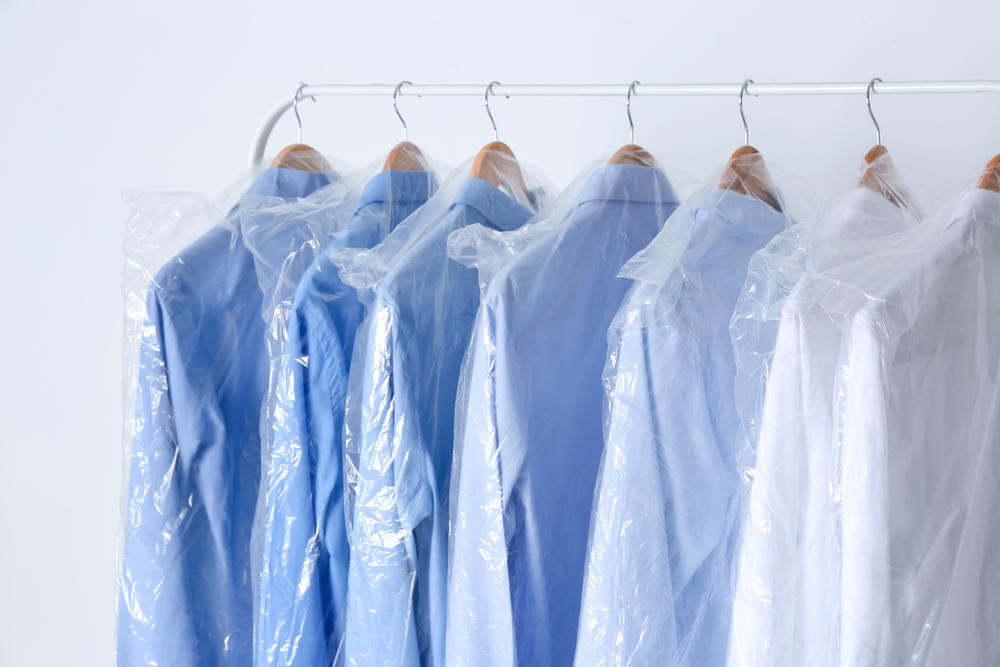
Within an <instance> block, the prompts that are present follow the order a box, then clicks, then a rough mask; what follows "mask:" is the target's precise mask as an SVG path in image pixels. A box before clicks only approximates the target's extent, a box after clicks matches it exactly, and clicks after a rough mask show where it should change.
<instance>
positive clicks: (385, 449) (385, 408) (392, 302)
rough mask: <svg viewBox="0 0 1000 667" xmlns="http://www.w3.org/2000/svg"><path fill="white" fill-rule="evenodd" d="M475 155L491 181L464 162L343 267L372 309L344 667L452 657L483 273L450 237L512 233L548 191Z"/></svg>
mask: <svg viewBox="0 0 1000 667" xmlns="http://www.w3.org/2000/svg"><path fill="white" fill-rule="evenodd" d="M479 161H480V162H486V163H487V164H488V165H489V168H488V169H486V170H484V171H483V172H482V175H483V177H482V178H476V177H470V176H469V173H470V170H471V168H472V167H473V161H470V162H469V163H466V164H464V165H462V166H461V167H459V168H458V169H456V171H455V172H454V173H453V174H452V175H451V176H450V177H449V178H448V179H447V180H446V181H445V183H444V184H443V185H442V187H441V189H440V190H439V192H438V193H437V194H436V195H435V196H434V197H433V198H432V199H431V200H430V201H429V202H428V203H427V204H426V205H425V206H424V207H422V208H421V209H420V210H419V211H417V212H416V213H415V214H414V215H412V216H410V217H409V218H408V219H407V220H405V221H404V222H403V223H402V224H400V225H399V227H397V228H396V230H395V231H394V232H393V233H391V234H390V235H389V236H388V237H387V238H386V240H385V241H384V242H383V243H381V244H379V245H378V246H376V247H375V248H373V249H371V250H351V249H344V250H343V251H342V252H340V255H339V259H337V261H338V262H339V263H340V265H341V267H342V270H341V275H342V276H343V278H344V280H345V282H347V283H348V284H350V285H352V286H353V287H355V288H356V289H358V290H359V291H361V292H362V293H363V294H364V295H365V298H366V300H367V301H366V302H367V303H368V304H369V307H368V314H367V316H366V320H365V324H364V325H362V328H361V330H360V331H359V334H358V338H357V341H356V343H355V347H354V360H353V362H352V365H351V373H350V378H349V391H348V402H347V408H346V410H347V412H346V415H345V438H346V441H345V445H346V448H347V460H348V463H349V469H348V486H349V490H350V495H349V498H348V510H349V512H351V515H352V519H353V522H352V526H351V554H350V569H349V579H348V611H347V630H346V638H345V647H344V650H345V658H346V664H348V665H373V664H376V665H413V666H416V665H442V664H443V661H444V637H445V583H446V576H447V567H448V564H447V537H448V493H449V482H450V479H451V460H452V442H453V439H454V405H455V396H456V392H457V386H458V380H459V369H460V367H461V363H462V358H463V355H464V353H465V351H466V348H467V346H468V341H469V338H470V336H471V334H472V329H473V325H474V321H475V316H476V312H477V310H478V307H479V286H478V278H477V272H476V271H475V270H474V269H471V268H469V267H466V266H463V265H462V264H460V263H458V262H456V261H453V260H451V259H449V258H448V256H447V251H448V237H449V234H450V233H451V232H453V231H456V230H459V229H462V228H465V227H468V226H470V225H476V224H478V225H482V226H484V227H487V228H490V229H493V230H496V231H510V230H514V229H517V228H519V227H521V226H523V225H524V224H525V223H527V222H528V221H529V219H530V218H531V217H532V216H533V215H534V214H535V213H536V212H538V211H539V210H541V209H543V208H544V206H545V204H546V202H547V201H548V200H549V198H550V197H551V193H552V192H553V188H552V187H551V186H550V185H549V184H548V182H547V181H546V180H545V179H544V177H542V176H541V175H540V174H538V173H537V172H535V171H534V170H532V169H530V168H527V167H525V166H524V165H522V164H519V163H517V162H516V161H515V160H513V159H512V158H510V157H509V156H507V155H504V154H502V153H491V154H490V155H489V156H486V160H483V159H482V157H480V158H479Z"/></svg>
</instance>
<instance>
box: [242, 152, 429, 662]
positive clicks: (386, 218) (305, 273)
mask: <svg viewBox="0 0 1000 667" xmlns="http://www.w3.org/2000/svg"><path fill="white" fill-rule="evenodd" d="M416 154H417V155H418V156H419V160H418V161H417V162H415V163H413V164H408V165H407V166H408V167H410V169H408V170H406V171H397V170H391V169H388V168H386V169H383V165H387V166H391V162H390V161H389V160H388V159H380V160H378V161H376V162H375V163H373V164H371V165H370V166H369V167H367V168H365V169H361V170H358V171H356V172H353V173H351V174H350V175H348V176H345V177H344V178H343V179H341V181H340V182H339V183H337V184H336V185H334V186H331V187H328V188H324V189H323V190H320V191H317V192H316V193H314V194H313V195H312V196H310V197H307V198H305V199H301V200H296V201H294V202H284V201H282V200H274V199H272V198H265V197H260V196H256V195H244V197H243V198H242V199H241V219H242V222H243V226H244V228H245V229H246V230H247V238H248V245H249V246H250V247H251V249H252V250H253V251H254V254H255V259H256V260H257V272H258V277H259V279H260V282H261V288H262V290H263V291H264V293H265V295H268V296H269V297H270V298H269V300H268V303H267V304H266V305H265V313H264V315H265V319H266V320H267V322H268V325H269V326H268V332H267V333H268V346H269V351H270V359H271V380H270V384H269V390H268V396H267V400H266V403H265V406H266V407H265V413H264V415H263V419H262V423H261V429H262V439H263V441H264V447H263V462H262V465H263V469H264V475H262V480H261V486H260V494H259V503H258V508H257V520H256V522H255V526H254V531H255V533H254V552H253V556H254V571H255V573H256V572H260V582H259V590H258V591H257V592H259V596H258V607H257V608H258V613H257V617H256V620H257V623H258V625H257V655H256V659H257V664H258V665H299V664H342V662H343V638H344V628H345V623H346V606H347V572H348V560H349V547H348V538H349V535H348V531H347V517H346V511H345V502H344V501H345V488H344V477H345V475H344V468H343V459H344V450H343V443H342V432H343V412H344V395H345V392H346V387H347V374H348V372H349V369H350V360H351V355H352V350H353V344H354V340H355V334H356V330H357V327H358V325H359V324H360V321H361V319H362V317H363V315H364V308H363V305H362V304H361V302H360V300H359V298H358V294H357V292H356V290H354V289H353V288H352V287H350V286H348V285H347V284H345V283H344V282H343V280H342V279H341V277H340V274H339V271H338V268H339V267H337V266H336V265H335V264H334V263H333V261H332V259H331V256H330V255H331V252H333V251H334V249H343V248H370V247H373V246H375V245H377V244H378V243H379V242H380V241H381V240H382V239H384V238H385V237H386V236H387V235H388V234H389V233H390V232H391V231H392V230H393V229H395V228H396V226H397V225H398V224H399V223H400V222H401V221H402V220H404V219H405V218H406V217H408V216H409V215H410V214H411V213H413V212H414V211H415V210H417V209H418V208H420V206H422V205H423V204H424V203H426V202H427V200H428V199H429V198H430V196H431V195H433V193H434V192H435V191H436V189H437V185H438V181H439V178H438V174H440V173H441V172H442V171H443V167H442V166H441V165H437V164H436V163H433V162H432V161H430V160H428V159H426V158H425V157H424V156H423V154H422V153H420V152H419V151H418V152H417V153H416ZM277 243H282V244H284V246H285V247H286V248H287V250H288V256H287V257H286V258H285V260H284V261H283V262H281V263H280V264H272V263H269V262H267V261H266V256H267V255H266V253H265V252H261V250H262V249H266V248H268V247H273V246H274V245H276V244H277Z"/></svg>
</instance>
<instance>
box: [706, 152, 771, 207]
mask: <svg viewBox="0 0 1000 667" xmlns="http://www.w3.org/2000/svg"><path fill="white" fill-rule="evenodd" d="M719 189H721V190H732V191H733V192H738V193H740V194H741V195H747V196H752V197H755V198H757V199H759V200H761V201H762V202H764V203H765V204H767V205H768V206H770V207H771V208H773V209H774V210H776V211H780V210H781V203H780V200H779V199H778V195H777V193H776V192H775V188H774V183H773V182H772V180H771V173H770V172H769V171H768V169H767V165H766V164H765V163H764V157H763V156H762V155H761V154H760V151H758V150H757V149H756V148H754V147H753V146H740V147H739V148H737V149H736V150H735V151H733V155H732V157H730V158H729V164H728V165H726V169H725V171H723V172H722V180H721V181H720V182H719Z"/></svg>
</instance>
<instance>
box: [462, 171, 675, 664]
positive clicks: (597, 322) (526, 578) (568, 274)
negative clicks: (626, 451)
mask: <svg viewBox="0 0 1000 667" xmlns="http://www.w3.org/2000/svg"><path fill="white" fill-rule="evenodd" d="M676 207H677V198H676V196H675V194H674V191H673V189H672V187H671V186H670V183H669V182H668V180H667V178H666V175H665V174H664V173H663V171H661V170H659V169H654V168H649V167H637V166H627V165H608V166H604V167H601V168H600V169H598V170H597V171H596V172H594V174H593V175H592V176H591V178H590V180H589V181H588V183H587V185H586V186H585V187H584V189H583V190H582V192H581V194H580V195H579V200H578V204H577V205H576V206H575V207H574V208H573V209H572V211H571V212H570V213H569V215H568V218H567V219H566V220H565V221H564V222H563V223H562V224H561V226H559V227H558V228H557V229H556V230H554V231H553V232H551V233H550V234H549V235H547V236H545V237H543V238H542V239H540V240H539V241H538V242H537V243H535V244H534V245H532V246H531V247H529V248H528V249H527V250H525V251H524V252H523V253H522V254H520V255H518V256H517V257H515V258H514V259H513V261H511V263H510V264H509V265H507V267H505V268H504V269H503V270H502V271H501V272H500V273H499V274H498V275H497V277H496V278H494V279H493V281H492V282H491V284H490V287H489V290H488V292H487V296H486V298H485V301H484V303H483V308H484V309H485V310H484V313H483V315H482V321H483V337H482V339H477V340H476V341H475V344H474V346H473V349H472V350H471V351H470V354H472V355H473V356H472V358H471V361H470V362H469V363H472V364H473V367H472V370H471V373H472V375H471V377H472V383H471V389H470V391H471V395H470V399H469V404H468V407H467V414H466V420H467V421H466V424H465V426H464V441H463V442H462V443H460V445H461V447H462V451H461V455H460V456H456V460H461V468H460V469H459V470H457V471H456V475H455V479H456V480H457V484H458V486H457V487H453V489H452V492H453V493H457V494H458V495H459V497H458V498H457V499H456V501H455V503H456V510H455V511H454V524H453V537H454V541H453V543H452V544H451V553H452V558H453V560H452V563H451V566H452V577H451V580H450V582H449V598H448V600H449V605H450V607H449V627H448V633H449V639H448V662H449V664H450V665H463V666H464V667H484V666H487V665H489V666H492V665H501V664H502V665H511V664H518V665H545V666H552V665H554V666H559V667H568V666H569V665H571V664H572V662H573V652H574V649H575V646H576V631H577V623H578V620H579V615H580V598H581V595H582V588H583V575H584V562H585V557H586V553H587V537H588V532H589V527H590V519H591V514H592V512H591V510H592V507H593V499H594V486H595V482H596V479H597V471H598V464H599V462H600V457H601V451H602V450H603V447H604V438H603V424H602V418H601V414H602V410H601V408H602V404H603V398H604V392H603V389H602V383H601V374H602V370H603V368H604V361H605V357H606V352H607V343H606V335H607V330H608V326H609V324H610V323H611V320H612V318H613V316H614V314H615V312H616V311H617V310H618V307H619V305H620V304H621V300H622V297H623V296H624V295H625V293H626V291H627V289H628V287H629V281H628V280H625V279H622V278H618V277H617V275H618V272H619V270H620V269H621V267H622V265H623V264H624V263H625V261H626V260H628V259H629V258H630V257H632V256H633V255H634V254H635V253H636V252H637V251H639V250H640V249H642V248H644V247H645V246H646V245H647V244H648V243H649V242H650V241H652V240H653V238H654V237H655V236H656V234H657V232H658V231H659V230H660V228H661V227H662V225H663V222H664V221H665V220H666V219H667V218H668V217H669V215H670V214H671V213H672V212H673V211H674V209H675V208H676Z"/></svg>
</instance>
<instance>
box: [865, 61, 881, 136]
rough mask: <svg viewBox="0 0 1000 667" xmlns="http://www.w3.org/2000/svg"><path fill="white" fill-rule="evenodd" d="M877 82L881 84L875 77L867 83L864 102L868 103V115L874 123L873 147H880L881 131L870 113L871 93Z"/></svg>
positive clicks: (873, 115)
mask: <svg viewBox="0 0 1000 667" xmlns="http://www.w3.org/2000/svg"><path fill="white" fill-rule="evenodd" d="M876 81H878V82H879V83H882V79H880V78H878V77H875V78H874V79H872V80H871V81H869V82H868V89H867V90H865V101H866V102H867V103H868V115H869V116H871V117H872V122H873V123H875V145H876V146H881V145H882V130H881V129H880V128H879V126H878V121H877V120H875V114H873V113H872V91H873V90H875V82H876Z"/></svg>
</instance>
